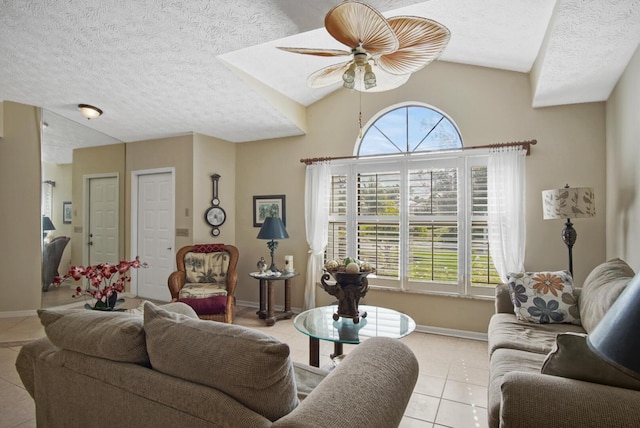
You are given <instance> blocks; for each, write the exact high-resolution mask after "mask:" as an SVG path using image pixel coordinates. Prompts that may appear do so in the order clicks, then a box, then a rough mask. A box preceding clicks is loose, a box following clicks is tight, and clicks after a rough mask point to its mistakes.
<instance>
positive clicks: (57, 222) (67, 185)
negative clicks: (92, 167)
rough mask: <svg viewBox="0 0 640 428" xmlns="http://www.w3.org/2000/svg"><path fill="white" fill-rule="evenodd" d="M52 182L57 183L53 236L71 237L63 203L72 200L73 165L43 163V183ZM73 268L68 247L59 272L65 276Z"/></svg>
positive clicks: (54, 189)
mask: <svg viewBox="0 0 640 428" xmlns="http://www.w3.org/2000/svg"><path fill="white" fill-rule="evenodd" d="M47 180H52V181H54V182H55V183H56V186H55V187H54V188H53V201H52V202H53V203H52V209H51V210H52V212H51V221H52V222H53V225H54V226H55V228H56V230H54V231H53V232H52V233H51V235H53V236H54V237H55V236H71V235H72V233H73V225H71V224H64V223H63V222H62V203H63V202H66V201H69V202H70V201H71V200H72V197H73V195H72V191H71V182H72V181H71V180H72V166H71V164H64V165H58V164H53V163H44V162H43V163H42V181H47ZM70 266H71V245H67V246H66V248H65V249H64V253H63V254H62V259H61V260H60V265H59V268H58V271H59V272H60V274H64V273H65V272H67V271H68V270H69V267H70Z"/></svg>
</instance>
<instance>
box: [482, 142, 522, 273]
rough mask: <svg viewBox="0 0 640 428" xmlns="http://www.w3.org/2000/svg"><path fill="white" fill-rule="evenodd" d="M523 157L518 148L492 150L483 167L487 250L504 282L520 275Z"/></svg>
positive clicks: (520, 149)
mask: <svg viewBox="0 0 640 428" xmlns="http://www.w3.org/2000/svg"><path fill="white" fill-rule="evenodd" d="M526 155H527V151H526V150H525V149H523V148H522V147H520V146H513V147H499V148H493V149H491V152H490V154H489V162H488V165H487V180H488V183H487V193H488V205H489V246H490V248H491V257H492V258H493V264H494V265H495V267H496V271H497V272H498V274H499V275H500V279H502V281H504V282H506V281H507V276H508V274H509V273H510V272H523V271H524V254H525V243H526V231H525V159H526Z"/></svg>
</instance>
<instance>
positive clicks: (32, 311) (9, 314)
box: [0, 309, 38, 318]
mask: <svg viewBox="0 0 640 428" xmlns="http://www.w3.org/2000/svg"><path fill="white" fill-rule="evenodd" d="M36 315H38V313H37V312H36V309H29V310H26V311H7V312H4V311H3V312H0V318H19V317H34V316H36Z"/></svg>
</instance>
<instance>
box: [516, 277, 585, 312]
mask: <svg viewBox="0 0 640 428" xmlns="http://www.w3.org/2000/svg"><path fill="white" fill-rule="evenodd" d="M508 284H509V293H510V295H511V301H512V302H513V307H514V311H515V314H516V317H517V318H518V320H519V321H523V322H531V323H537V324H548V323H572V324H580V314H579V311H578V306H577V301H576V299H575V297H574V295H573V278H572V277H571V274H570V273H569V272H568V271H557V272H524V273H517V274H516V273H511V274H509V279H508Z"/></svg>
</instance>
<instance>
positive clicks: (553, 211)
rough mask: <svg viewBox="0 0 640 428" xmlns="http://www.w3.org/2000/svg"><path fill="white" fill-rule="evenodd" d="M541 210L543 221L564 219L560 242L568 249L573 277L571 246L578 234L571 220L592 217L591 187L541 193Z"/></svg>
mask: <svg viewBox="0 0 640 428" xmlns="http://www.w3.org/2000/svg"><path fill="white" fill-rule="evenodd" d="M542 209H543V214H544V219H545V220H554V219H558V218H566V219H567V222H566V223H565V224H564V229H562V241H563V242H564V243H565V244H566V245H567V248H568V249H569V272H571V276H573V244H575V243H576V238H577V237H578V233H577V232H576V230H575V229H574V228H573V223H571V218H582V217H594V216H595V215H596V205H595V199H594V196H593V188H591V187H569V185H568V184H567V185H566V186H564V187H563V188H562V189H553V190H544V191H542Z"/></svg>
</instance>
